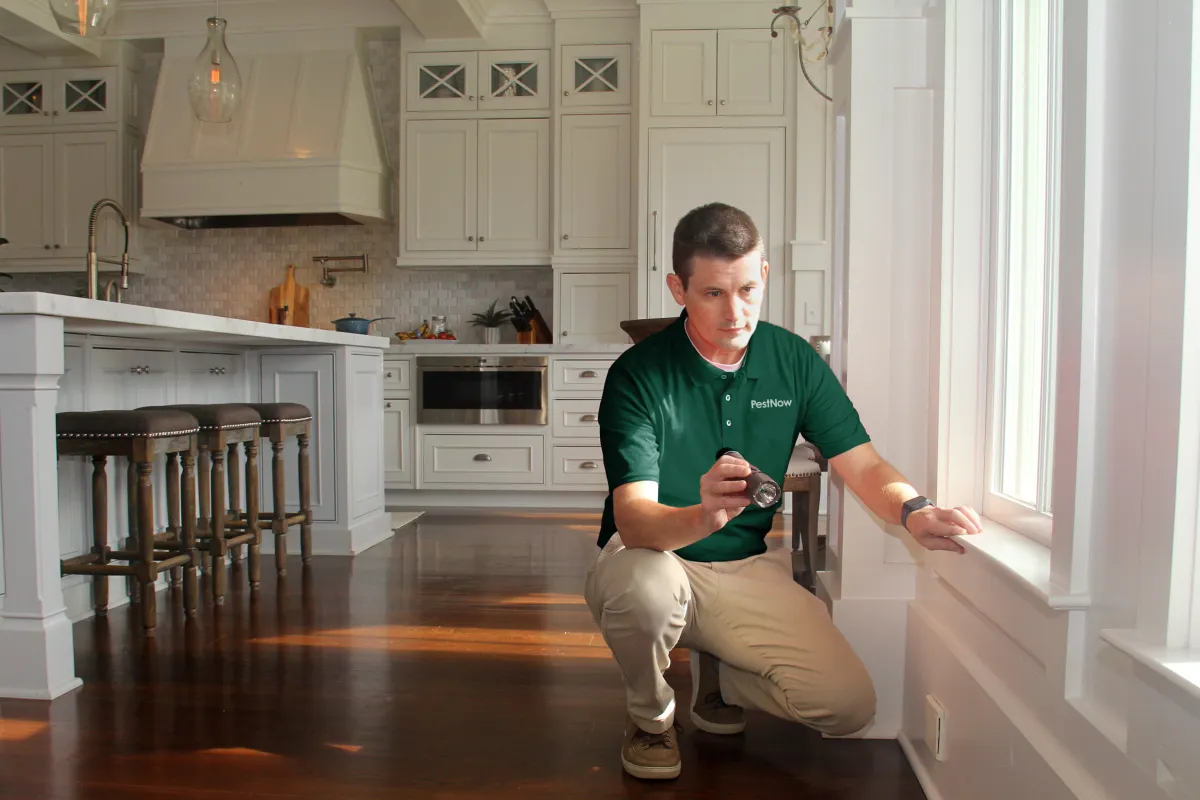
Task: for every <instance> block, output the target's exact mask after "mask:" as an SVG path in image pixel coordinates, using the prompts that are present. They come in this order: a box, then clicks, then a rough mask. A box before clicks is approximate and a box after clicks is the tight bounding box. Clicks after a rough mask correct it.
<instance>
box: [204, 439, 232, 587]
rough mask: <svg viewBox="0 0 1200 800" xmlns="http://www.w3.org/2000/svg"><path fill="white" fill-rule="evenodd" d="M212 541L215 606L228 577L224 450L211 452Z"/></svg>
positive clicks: (222, 448) (216, 449)
mask: <svg viewBox="0 0 1200 800" xmlns="http://www.w3.org/2000/svg"><path fill="white" fill-rule="evenodd" d="M211 485H212V523H211V530H212V540H211V542H212V543H211V545H210V547H209V554H210V555H211V556H212V585H213V600H214V602H216V604H217V605H222V604H223V603H224V602H225V589H226V586H227V584H228V582H229V576H228V575H227V573H226V571H225V556H226V554H228V552H229V543H228V540H227V539H226V538H225V448H224V447H217V448H215V449H214V450H213V451H212V484H211Z"/></svg>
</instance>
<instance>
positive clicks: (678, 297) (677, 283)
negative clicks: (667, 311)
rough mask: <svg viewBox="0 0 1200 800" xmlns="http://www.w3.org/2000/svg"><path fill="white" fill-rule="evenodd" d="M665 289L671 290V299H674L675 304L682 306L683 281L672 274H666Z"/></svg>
mask: <svg viewBox="0 0 1200 800" xmlns="http://www.w3.org/2000/svg"><path fill="white" fill-rule="evenodd" d="M667 288H668V289H670V290H671V297H674V298H675V302H676V303H678V304H679V305H681V306H682V305H684V302H683V297H684V288H683V280H682V279H681V278H680V277H679V276H678V275H677V274H675V273H674V272H668V273H667Z"/></svg>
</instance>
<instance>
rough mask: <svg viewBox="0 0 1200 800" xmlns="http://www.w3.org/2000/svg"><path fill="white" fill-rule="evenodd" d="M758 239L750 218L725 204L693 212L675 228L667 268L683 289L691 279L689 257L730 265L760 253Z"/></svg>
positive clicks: (695, 209) (760, 240)
mask: <svg viewBox="0 0 1200 800" xmlns="http://www.w3.org/2000/svg"><path fill="white" fill-rule="evenodd" d="M762 247H763V242H762V236H761V235H760V234H759V232H758V228H757V227H755V225H754V220H752V219H750V215H749V214H747V213H746V212H745V211H742V210H741V209H738V208H734V207H733V206H731V205H726V204H725V203H709V204H707V205H703V206H700V207H698V208H693V209H692V210H691V211H689V212H688V213H687V214H685V215H684V216H683V219H681V220H679V224H678V225H676V226H675V238H674V240H673V242H672V244H671V266H672V268H673V269H674V270H675V274H676V275H678V276H679V279H680V280H681V281H682V282H683V288H685V289H686V288H687V285H688V279H689V278H691V277H692V257H693V256H704V257H707V258H721V259H725V260H728V261H734V260H736V259H739V258H742V257H743V256H746V255H749V254H750V253H753V252H754V251H755V250H758V251H759V252H761V251H762Z"/></svg>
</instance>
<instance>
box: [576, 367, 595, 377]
mask: <svg viewBox="0 0 1200 800" xmlns="http://www.w3.org/2000/svg"><path fill="white" fill-rule="evenodd" d="M579 377H581V378H594V377H596V370H594V369H585V370H584V371H583V372H581V373H579Z"/></svg>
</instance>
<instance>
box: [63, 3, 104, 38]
mask: <svg viewBox="0 0 1200 800" xmlns="http://www.w3.org/2000/svg"><path fill="white" fill-rule="evenodd" d="M50 11H51V12H53V14H54V21H55V22H57V23H58V28H59V30H61V31H62V32H63V33H72V34H75V35H76V36H92V37H96V36H103V35H104V34H105V33H107V32H108V23H110V22H112V18H113V15H114V14H116V13H117V0H50Z"/></svg>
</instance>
